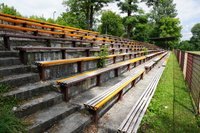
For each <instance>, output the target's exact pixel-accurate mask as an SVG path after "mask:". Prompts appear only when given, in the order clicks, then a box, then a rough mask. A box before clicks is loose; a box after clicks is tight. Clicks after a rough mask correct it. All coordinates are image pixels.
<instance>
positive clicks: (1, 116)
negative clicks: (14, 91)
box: [0, 84, 26, 133]
mask: <svg viewBox="0 0 200 133" xmlns="http://www.w3.org/2000/svg"><path fill="white" fill-rule="evenodd" d="M10 89H11V88H10V87H9V86H7V85H2V84H0V133H24V132H26V130H25V124H24V123H23V122H22V121H21V120H19V119H18V118H16V117H15V115H14V113H13V112H12V108H13V107H15V106H16V105H17V103H18V101H17V100H16V99H15V98H13V97H3V96H2V94H3V93H5V92H7V91H9V90H10Z"/></svg>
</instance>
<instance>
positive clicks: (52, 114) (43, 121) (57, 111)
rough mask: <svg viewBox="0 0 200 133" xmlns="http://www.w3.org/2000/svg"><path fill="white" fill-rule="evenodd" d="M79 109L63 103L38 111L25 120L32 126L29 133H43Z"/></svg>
mask: <svg viewBox="0 0 200 133" xmlns="http://www.w3.org/2000/svg"><path fill="white" fill-rule="evenodd" d="M78 109H80V107H79V106H77V105H73V104H70V103H66V102H61V103H60V104H57V105H54V106H52V107H50V108H46V109H45V110H41V111H38V112H36V113H34V114H32V115H30V116H28V117H26V118H24V121H25V122H26V123H29V124H30V126H29V127H28V132H29V133H41V132H44V131H46V130H47V129H49V128H50V127H52V126H53V125H54V124H56V123H57V122H58V121H60V120H62V119H64V118H66V117H67V116H69V115H71V114H72V113H74V112H76V111H77V110H78Z"/></svg>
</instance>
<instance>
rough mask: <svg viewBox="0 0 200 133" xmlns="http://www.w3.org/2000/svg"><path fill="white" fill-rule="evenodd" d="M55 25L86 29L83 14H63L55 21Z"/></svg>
mask: <svg viewBox="0 0 200 133" xmlns="http://www.w3.org/2000/svg"><path fill="white" fill-rule="evenodd" d="M56 23H58V24H60V25H65V26H73V27H77V28H81V29H86V28H87V24H86V22H85V16H84V14H83V13H81V12H80V13H79V14H76V13H73V12H64V13H62V14H61V15H60V16H59V17H58V18H57V20H56Z"/></svg>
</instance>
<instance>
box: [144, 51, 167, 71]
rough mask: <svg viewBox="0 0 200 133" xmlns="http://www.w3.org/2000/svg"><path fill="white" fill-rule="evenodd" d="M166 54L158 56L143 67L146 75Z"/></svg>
mask: <svg viewBox="0 0 200 133" xmlns="http://www.w3.org/2000/svg"><path fill="white" fill-rule="evenodd" d="M166 54H167V53H165V54H162V55H160V56H159V57H157V58H156V59H154V60H153V61H151V62H149V63H148V64H147V65H145V66H144V68H145V70H146V73H148V72H149V71H150V70H151V69H152V68H153V67H154V66H155V65H156V64H157V63H158V61H160V60H161V59H162V58H163V57H164V56H165V55H166Z"/></svg>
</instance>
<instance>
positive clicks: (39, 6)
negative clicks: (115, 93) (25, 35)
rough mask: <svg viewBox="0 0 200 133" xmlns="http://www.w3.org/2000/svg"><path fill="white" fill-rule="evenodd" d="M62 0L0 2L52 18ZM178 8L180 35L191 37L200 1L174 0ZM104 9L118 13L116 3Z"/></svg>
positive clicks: (199, 18)
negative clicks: (180, 25) (181, 27)
mask: <svg viewBox="0 0 200 133" xmlns="http://www.w3.org/2000/svg"><path fill="white" fill-rule="evenodd" d="M62 1H63V0H0V3H5V4H7V5H9V6H14V7H15V8H16V9H17V11H19V12H20V13H21V14H22V15H23V16H31V15H37V16H44V17H45V18H49V17H51V18H53V12H54V11H56V13H55V16H56V17H57V16H58V15H60V14H61V13H62V12H64V11H65V9H66V8H65V7H64V6H63V5H62ZM174 2H175V3H176V5H177V6H176V8H177V10H178V18H180V20H181V24H182V26H183V30H182V35H183V38H182V39H183V40H186V39H189V38H190V37H191V32H190V31H191V28H192V27H193V26H194V24H196V23H200V8H199V7H200V1H199V0H174ZM140 6H141V7H142V8H143V9H144V10H145V11H147V12H148V11H149V9H148V8H147V7H146V6H145V4H141V5H140ZM104 9H110V10H112V11H115V12H117V13H120V11H119V9H118V7H117V5H116V4H115V3H111V4H109V5H108V7H106V8H104Z"/></svg>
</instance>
